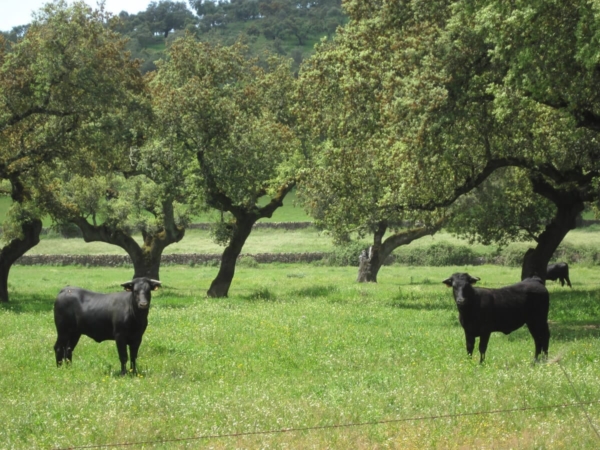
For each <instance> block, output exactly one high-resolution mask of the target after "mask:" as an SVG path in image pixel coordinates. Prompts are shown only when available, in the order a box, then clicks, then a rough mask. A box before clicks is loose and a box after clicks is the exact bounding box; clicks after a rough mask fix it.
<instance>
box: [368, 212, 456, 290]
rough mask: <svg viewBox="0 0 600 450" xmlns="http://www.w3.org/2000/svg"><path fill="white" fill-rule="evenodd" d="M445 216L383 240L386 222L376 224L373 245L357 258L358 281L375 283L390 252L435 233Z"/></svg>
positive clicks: (444, 220) (443, 221)
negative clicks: (427, 224) (431, 223)
mask: <svg viewBox="0 0 600 450" xmlns="http://www.w3.org/2000/svg"><path fill="white" fill-rule="evenodd" d="M446 220H447V218H446V217H443V218H442V219H440V220H438V221H437V222H436V223H435V224H433V225H431V226H424V227H418V228H411V229H408V230H403V231H400V232H398V233H395V234H393V235H391V236H390V237H388V238H387V239H386V240H385V241H383V235H384V234H385V232H386V231H387V227H388V224H387V222H386V221H382V222H380V223H379V224H378V226H377V229H376V230H375V233H374V235H373V245H372V246H371V247H370V248H369V251H368V252H367V253H366V254H365V253H362V254H361V257H360V258H359V268H358V278H357V281H358V282H359V283H364V282H372V283H377V274H378V273H379V269H381V266H382V265H383V263H384V262H385V260H386V259H387V257H388V256H390V255H391V254H392V252H393V251H394V250H395V249H397V248H398V247H400V246H402V245H408V244H410V243H411V242H412V241H414V240H416V239H419V238H422V237H423V236H428V235H434V234H435V233H437V232H438V231H439V230H440V229H441V228H442V226H443V225H444V223H446Z"/></svg>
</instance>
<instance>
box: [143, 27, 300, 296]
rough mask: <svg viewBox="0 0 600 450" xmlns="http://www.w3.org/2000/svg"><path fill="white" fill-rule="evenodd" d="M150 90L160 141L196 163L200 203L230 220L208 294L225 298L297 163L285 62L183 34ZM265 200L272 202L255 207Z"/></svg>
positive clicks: (291, 88)
mask: <svg viewBox="0 0 600 450" xmlns="http://www.w3.org/2000/svg"><path fill="white" fill-rule="evenodd" d="M150 89H151V92H152V98H153V104H154V111H155V114H156V116H157V119H158V120H157V122H156V123H157V126H158V129H159V130H160V131H159V132H160V133H161V135H162V136H163V137H164V141H165V143H166V144H167V145H168V146H170V147H172V148H176V149H179V150H180V151H181V152H188V153H189V154H191V155H193V156H194V157H195V158H196V159H197V161H198V165H199V175H200V176H199V190H200V193H201V195H200V198H202V199H203V201H204V202H205V204H206V205H207V206H208V207H210V208H214V209H216V210H218V211H221V212H223V213H229V214H230V216H228V217H230V218H224V220H223V223H222V224H221V232H219V233H218V234H219V235H220V236H221V240H222V241H223V242H224V243H226V244H227V247H226V248H225V252H224V254H223V258H222V261H221V269H220V271H219V274H218V275H217V278H216V279H215V280H214V281H213V283H212V285H211V288H210V289H209V291H208V293H209V295H211V296H216V297H221V296H226V295H227V292H228V289H229V286H230V284H231V281H232V279H233V274H234V269H235V262H236V258H237V256H238V255H239V254H240V251H241V249H242V246H243V244H244V242H245V241H246V238H247V237H248V235H249V234H250V232H251V229H252V226H253V225H254V223H255V222H256V221H257V220H259V219H261V218H263V217H271V215H272V214H273V212H274V211H275V210H276V209H277V208H278V207H279V206H281V205H282V204H283V203H282V202H283V199H284V198H285V196H286V194H287V193H288V192H289V191H290V190H291V189H292V188H293V186H294V185H295V183H296V177H297V169H298V166H299V165H300V164H301V162H302V159H303V155H302V152H301V146H300V143H299V140H298V138H297V136H296V134H295V130H294V124H295V119H294V116H293V114H292V113H291V109H290V107H291V94H292V93H293V91H294V79H293V78H292V74H291V71H290V64H289V61H284V60H281V59H280V58H276V57H272V58H270V59H269V61H268V66H267V67H266V68H265V67H262V66H261V65H259V64H258V61H257V60H256V59H247V58H246V48H245V47H243V46H242V45H240V44H236V45H233V46H231V47H224V46H219V45H216V46H213V45H210V44H207V43H202V42H197V41H196V40H195V39H194V38H193V36H188V37H186V38H185V39H181V40H178V41H176V42H175V43H174V44H173V46H172V47H171V48H170V50H169V58H168V59H167V60H166V61H165V62H164V63H161V64H160V65H159V68H158V70H157V71H156V72H155V73H153V74H152V76H151V80H150ZM263 196H269V198H270V201H269V202H268V203H267V204H266V205H265V206H259V199H260V198H261V197H263Z"/></svg>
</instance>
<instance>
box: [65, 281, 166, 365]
mask: <svg viewBox="0 0 600 450" xmlns="http://www.w3.org/2000/svg"><path fill="white" fill-rule="evenodd" d="M160 285H161V283H160V281H157V280H151V279H150V278H135V279H133V280H132V281H128V282H127V283H123V284H121V286H123V287H124V288H125V292H116V293H113V294H100V293H97V292H91V291H87V290H85V289H81V288H78V287H71V286H67V287H65V288H63V289H62V290H61V291H60V292H59V294H58V296H57V297H56V301H55V302H54V323H55V324H56V331H57V333H58V338H57V340H56V344H54V353H55V354H56V365H57V366H60V365H61V364H62V363H63V361H66V362H71V360H72V357H73V350H75V347H76V346H77V342H79V338H80V337H81V335H82V334H85V335H86V336H89V337H91V338H92V339H94V340H95V341H96V342H102V341H106V340H114V341H116V343H117V350H118V352H119V359H120V360H121V375H125V373H127V371H126V364H127V346H129V353H130V357H131V370H132V371H133V372H134V373H136V371H137V369H136V366H135V361H136V359H137V354H138V349H139V348H140V344H141V343H142V336H143V334H144V331H146V326H147V325H148V310H149V308H150V299H151V292H150V291H153V290H156V289H158V288H159V287H160Z"/></svg>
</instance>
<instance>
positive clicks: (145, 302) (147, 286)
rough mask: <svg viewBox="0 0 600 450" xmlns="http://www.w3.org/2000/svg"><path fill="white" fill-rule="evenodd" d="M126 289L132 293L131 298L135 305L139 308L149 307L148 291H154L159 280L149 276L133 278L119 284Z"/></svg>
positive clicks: (158, 285)
mask: <svg viewBox="0 0 600 450" xmlns="http://www.w3.org/2000/svg"><path fill="white" fill-rule="evenodd" d="M121 286H123V287H124V288H125V290H126V291H128V292H132V293H133V298H134V300H135V302H136V305H137V307H138V308H140V309H148V308H149V307H150V298H151V296H152V295H151V294H150V291H156V290H157V289H158V288H159V287H160V286H161V282H160V281H158V280H152V279H150V278H134V279H133V280H131V281H128V282H127V283H123V284H121Z"/></svg>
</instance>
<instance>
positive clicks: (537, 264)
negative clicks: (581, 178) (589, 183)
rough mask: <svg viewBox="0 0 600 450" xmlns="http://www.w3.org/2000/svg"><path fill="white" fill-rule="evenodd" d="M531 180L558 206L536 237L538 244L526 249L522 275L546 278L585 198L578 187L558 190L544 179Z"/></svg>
mask: <svg viewBox="0 0 600 450" xmlns="http://www.w3.org/2000/svg"><path fill="white" fill-rule="evenodd" d="M532 183H533V187H534V191H535V192H537V193H538V194H540V195H543V196H544V197H546V198H548V199H549V200H551V201H552V202H553V203H554V204H555V205H556V207H557V209H556V214H555V216H554V218H553V219H552V221H551V222H550V223H549V224H548V225H547V226H546V229H545V230H544V231H543V232H542V233H541V234H540V235H539V237H538V238H537V239H536V241H537V245H536V247H535V248H530V249H528V250H527V252H526V253H525V256H524V258H523V266H522V268H521V279H522V280H523V279H525V278H529V277H532V276H537V277H540V278H542V279H543V280H546V269H547V267H548V263H549V262H550V259H551V258H552V255H553V254H554V252H555V251H556V249H557V248H558V246H559V245H560V243H561V242H562V241H563V239H564V238H565V236H566V235H567V233H568V232H569V231H570V230H572V229H574V228H575V227H576V224H577V217H578V216H579V215H580V214H581V213H582V212H583V210H584V207H585V203H584V202H585V199H584V197H583V195H582V192H580V191H579V190H577V189H572V190H568V191H559V190H557V189H555V188H554V187H552V186H551V185H549V184H548V183H545V182H544V181H543V180H541V179H533V180H532Z"/></svg>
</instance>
